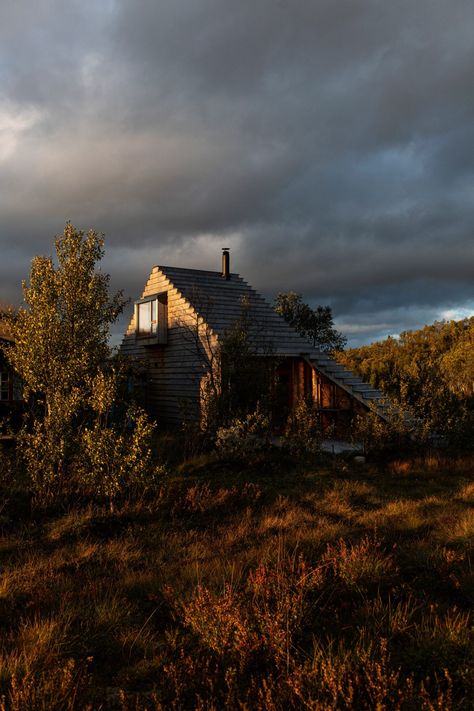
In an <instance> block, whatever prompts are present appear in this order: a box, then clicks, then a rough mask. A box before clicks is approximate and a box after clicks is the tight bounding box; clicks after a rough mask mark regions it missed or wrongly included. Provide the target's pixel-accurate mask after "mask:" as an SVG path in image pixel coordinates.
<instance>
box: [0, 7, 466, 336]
mask: <svg viewBox="0 0 474 711" xmlns="http://www.w3.org/2000/svg"><path fill="white" fill-rule="evenodd" d="M473 21H474V9H473V7H472V4H471V3H469V2H468V1H467V0H465V1H464V2H456V1H454V2H452V3H449V4H448V3H445V2H441V1H440V0H439V1H436V0H418V1H417V2H415V3H413V2H412V1H411V2H408V1H403V0H402V1H400V2H396V3H381V2H379V1H377V0H372V1H370V0H365V1H362V0H359V1H356V0H338V2H334V1H333V0H326V1H323V0H318V1H312V0H311V1H310V0H293V1H292V2H291V3H290V2H282V1H280V2H279V1H278V0H252V1H250V0H240V2H232V1H231V0H225V1H222V0H195V1H194V2H189V1H188V0H167V1H166V2H165V1H164V0H161V1H157V0H135V1H134V2H130V1H129V0H108V1H107V2H101V3H97V2H95V1H92V0H89V2H85V1H84V0H82V1H81V2H79V1H77V2H74V1H71V2H68V3H63V2H60V1H59V0H36V2H34V3H33V2H32V1H26V0H16V2H8V3H4V4H3V7H2V10H1V21H0V236H1V240H2V246H4V247H5V249H3V251H2V261H1V263H0V277H1V279H2V294H0V300H5V299H14V298H18V296H16V297H15V293H16V294H18V283H19V277H20V275H21V276H26V274H27V272H28V268H29V261H30V259H31V257H32V256H33V255H34V254H36V253H38V252H46V253H48V252H50V251H51V244H50V243H51V238H52V236H53V235H54V234H55V233H57V232H60V231H61V229H62V227H63V225H64V222H65V221H66V220H67V219H71V220H72V221H73V223H74V224H76V225H78V226H82V227H84V228H87V227H88V226H93V227H95V228H97V229H99V230H101V231H104V232H105V233H106V235H107V245H108V252H107V258H106V262H105V266H106V268H108V269H109V271H110V272H111V274H112V277H113V284H114V285H115V286H116V287H117V288H118V287H124V288H125V290H126V291H127V292H128V293H130V294H131V295H132V296H135V295H136V294H137V292H138V291H140V289H141V288H142V285H143V281H144V280H145V278H146V274H147V271H148V270H149V268H150V266H151V265H152V264H155V263H175V264H181V265H186V266H195V267H206V268H218V264H219V248H220V246H222V245H223V244H224V242H225V243H226V244H225V245H224V246H231V248H232V251H233V266H234V268H235V269H236V270H238V271H240V272H241V273H242V274H244V275H245V276H246V277H247V278H248V280H249V281H250V282H251V283H253V284H254V286H256V287H257V288H259V289H262V290H264V291H265V293H266V294H267V295H269V296H272V295H274V294H275V293H277V292H278V291H282V290H288V289H293V290H296V291H300V292H302V293H303V294H304V296H305V298H306V299H308V300H310V301H311V302H313V303H330V304H331V305H332V306H333V309H334V313H335V315H336V317H337V321H338V323H340V324H341V326H343V327H344V328H346V330H347V332H348V333H349V334H350V335H351V338H353V339H354V342H355V341H356V340H357V339H359V340H370V338H372V337H379V336H383V335H385V334H388V333H395V332H398V331H400V330H403V329H404V328H408V327H416V326H418V325H420V324H422V323H424V322H427V321H430V320H433V319H435V318H440V317H442V316H443V314H448V315H456V314H459V315H464V314H465V313H467V312H470V309H471V306H472V301H473V297H472V276H473V260H474V250H473V239H472V233H473V226H474V214H473V212H474V207H473V205H474V202H473V196H474V149H473V146H474V120H473V119H474V92H472V80H473V69H472V68H473V66H474V41H473V39H472V26H473Z"/></svg>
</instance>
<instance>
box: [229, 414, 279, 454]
mask: <svg viewBox="0 0 474 711" xmlns="http://www.w3.org/2000/svg"><path fill="white" fill-rule="evenodd" d="M269 446H270V421H269V418H268V417H267V416H266V415H264V414H263V413H262V412H261V411H260V410H259V408H257V409H256V410H255V412H251V413H249V414H248V415H247V416H246V417H245V418H243V419H240V418H235V419H234V420H232V422H231V423H230V425H229V426H228V427H220V428H219V429H218V430H217V433H216V449H217V452H218V454H219V456H220V457H222V458H223V459H230V460H237V461H241V460H243V461H245V462H248V461H249V460H251V459H252V458H255V456H257V455H259V454H261V453H262V452H264V451H266V450H267V449H268V447H269Z"/></svg>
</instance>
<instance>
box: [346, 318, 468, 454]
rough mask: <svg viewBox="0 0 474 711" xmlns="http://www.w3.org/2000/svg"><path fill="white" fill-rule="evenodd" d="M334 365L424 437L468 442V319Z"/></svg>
mask: <svg viewBox="0 0 474 711" xmlns="http://www.w3.org/2000/svg"><path fill="white" fill-rule="evenodd" d="M338 360H339V362H341V363H343V364H344V365H345V366H346V367H348V368H350V369H351V370H353V371H354V372H356V373H358V374H359V375H360V376H361V377H363V378H364V379H365V380H367V381H369V382H370V383H371V384H372V385H373V386H374V387H376V388H381V389H382V390H383V391H384V392H385V393H386V394H387V395H388V396H389V397H390V398H392V399H393V400H394V401H395V402H396V403H398V404H399V405H400V406H401V407H402V408H403V409H406V410H407V411H409V412H410V413H412V415H413V416H414V417H415V418H418V419H419V420H420V421H422V422H423V423H424V427H425V430H426V434H427V436H428V437H429V436H431V435H432V434H433V433H435V434H438V435H442V436H443V437H444V438H445V439H446V440H447V441H450V442H452V443H453V444H456V443H459V444H463V445H464V446H466V445H469V443H472V431H473V427H474V318H470V319H464V320H463V321H449V322H437V323H434V324H433V325H431V326H425V327H424V328H422V329H420V330H419V331H407V332H405V333H402V334H401V335H400V338H399V339H395V338H388V339H387V340H385V341H380V342H377V343H373V344H372V345H370V346H362V347H361V348H354V349H350V350H348V351H345V352H344V353H340V354H339V355H338Z"/></svg>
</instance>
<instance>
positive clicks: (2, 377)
mask: <svg viewBox="0 0 474 711" xmlns="http://www.w3.org/2000/svg"><path fill="white" fill-rule="evenodd" d="M13 343H14V341H13V338H12V335H11V333H10V331H9V329H8V326H7V325H6V324H5V323H4V322H2V321H0V421H1V420H8V421H9V422H10V423H11V424H13V425H14V426H15V425H16V424H17V421H18V420H19V416H20V412H21V408H22V405H23V397H22V388H21V381H20V379H19V377H18V376H17V375H16V374H15V372H14V371H13V369H12V367H11V366H10V364H9V362H8V360H7V357H6V350H7V349H8V348H9V347H10V346H12V345H13Z"/></svg>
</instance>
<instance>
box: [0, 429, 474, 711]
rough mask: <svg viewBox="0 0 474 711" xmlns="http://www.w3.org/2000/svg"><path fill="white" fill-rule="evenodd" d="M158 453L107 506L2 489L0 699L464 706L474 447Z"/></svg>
mask: <svg viewBox="0 0 474 711" xmlns="http://www.w3.org/2000/svg"><path fill="white" fill-rule="evenodd" d="M165 439H166V438H165ZM159 447H161V448H162V451H163V452H165V450H166V451H167V452H168V454H167V459H168V465H167V471H168V473H166V474H163V476H162V480H161V482H160V483H159V485H158V486H156V487H155V488H154V489H152V490H150V491H148V492H145V493H142V494H141V496H140V497H138V498H137V497H129V498H128V499H124V500H119V501H118V502H116V504H115V507H114V509H113V510H111V509H110V506H109V505H108V503H107V502H106V501H104V502H103V503H100V502H99V503H98V502H97V501H93V500H92V499H90V500H88V499H87V498H86V497H84V498H82V499H78V498H77V497H76V498H74V497H72V498H71V499H70V500H66V499H65V500H64V502H63V503H62V505H61V506H58V505H55V506H54V507H50V508H49V509H48V508H46V509H39V508H38V507H36V508H34V507H32V506H31V502H30V499H29V497H28V496H27V495H26V494H25V492H24V491H22V490H21V488H17V489H13V488H10V487H8V482H7V484H4V486H5V487H6V488H5V490H4V491H3V492H2V493H3V497H2V499H3V500H4V503H3V507H2V510H1V512H0V530H1V538H0V566H1V568H0V572H1V576H0V699H1V700H0V709H1V711H7V710H9V711H39V710H41V711H47V710H48V711H73V710H81V711H82V710H85V709H88V710H89V711H92V710H94V709H97V710H99V709H117V710H120V711H145V709H147V710H149V711H158V710H159V709H160V710H161V709H200V710H202V711H204V710H206V711H212V710H215V711H217V710H219V709H242V710H243V711H245V710H248V711H251V710H252V711H253V710H254V709H255V710H256V709H260V710H262V711H263V710H270V711H272V710H275V711H276V710H281V711H283V710H284V709H285V710H286V709H314V710H315V711H316V710H318V711H320V710H321V711H322V710H323V709H324V710H326V709H347V710H349V709H378V710H379V711H382V710H383V709H387V710H388V709H403V710H405V709H406V710H412V709H413V710H415V709H424V710H426V711H434V710H437V711H444V710H445V709H446V710H449V709H472V708H474V628H473V613H472V609H473V602H474V460H473V458H472V456H471V457H465V458H460V457H450V456H448V455H446V454H444V455H439V454H432V455H430V456H428V455H426V456H423V457H418V458H417V457H410V458H401V459H391V460H390V461H384V462H369V463H362V464H361V463H357V462H355V461H354V460H353V459H351V458H350V457H347V456H346V457H344V456H338V457H332V456H323V455H319V456H315V457H312V458H301V459H295V458H294V457H290V456H289V455H287V454H285V453H284V452H282V451H278V450H272V451H268V452H266V453H265V454H264V455H262V456H259V457H258V458H257V459H256V460H255V462H254V463H253V464H252V465H249V464H246V465H244V464H242V463H240V464H239V463H238V462H234V463H229V462H223V461H220V460H219V459H218V458H217V457H216V456H215V455H213V454H211V455H201V456H197V457H194V458H189V459H187V460H184V461H180V460H179V457H178V456H177V455H176V451H177V450H179V443H176V442H174V441H172V440H171V439H168V440H167V441H165V440H163V441H161V442H160V443H159ZM173 452H174V454H173ZM165 453H166V452H165Z"/></svg>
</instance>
